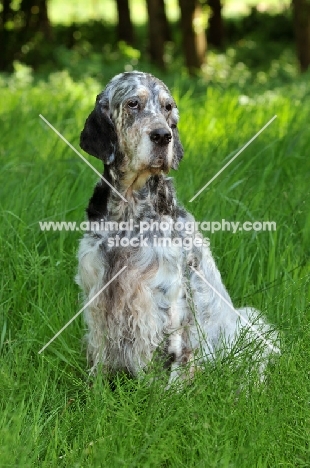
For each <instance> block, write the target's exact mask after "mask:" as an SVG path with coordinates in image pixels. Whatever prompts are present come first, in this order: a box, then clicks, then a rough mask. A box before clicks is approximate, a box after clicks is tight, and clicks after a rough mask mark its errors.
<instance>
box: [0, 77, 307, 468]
mask: <svg viewBox="0 0 310 468" xmlns="http://www.w3.org/2000/svg"><path fill="white" fill-rule="evenodd" d="M25 81H27V80H25V78H24V79H22V80H19V79H18V78H16V79H15V78H9V79H8V80H6V82H3V83H2V87H1V89H0V101H1V111H0V112H1V114H0V119H1V129H2V131H1V142H0V145H1V149H0V157H1V171H0V193H1V196H0V207H1V223H0V232H1V236H0V261H1V272H2V274H1V292H0V305H1V309H0V314H1V315H0V353H1V366H0V404H1V413H0V460H1V462H0V465H1V467H3V468H6V467H12V468H13V467H14V468H15V467H18V468H20V467H21V468H28V467H29V468H30V467H31V468H32V467H40V468H41V467H70V468H73V467H80V468H87V467H126V468H128V467H150V468H155V467H160V468H168V467H175V468H181V467H184V468H187V467H201V468H205V467H206V468H209V467H210V468H211V467H216V468H252V467H253V468H254V467H259V468H263V467H272V468H273V467H280V466H281V467H292V468H293V467H309V466H310V448H309V440H310V370H309V369H310V368H309V362H310V310H309V299H310V297H309V280H310V274H309V254H310V245H309V244H310V242H309V241H310V215H309V204H310V203H309V202H310V188H309V187H310V185H309V180H310V159H309V148H310V135H309V122H310V106H309V87H308V82H309V76H306V77H305V78H304V79H300V80H296V81H295V82H293V83H291V84H287V85H285V86H284V85H283V86H282V87H279V88H275V90H274V91H272V92H271V91H266V92H254V91H251V89H249V90H248V93H247V96H243V97H240V91H239V90H238V87H237V86H231V87H229V88H227V89H224V88H223V87H222V86H220V85H216V84H214V85H212V86H209V87H206V86H204V85H203V84H201V83H200V85H199V86H197V87H195V85H194V84H193V82H192V83H190V82H182V80H181V79H180V78H170V82H169V85H171V87H173V90H174V95H175V97H176V99H177V101H178V104H179V108H180V113H181V121H180V133H181V137H182V141H183V144H184V147H185V157H184V160H183V162H182V164H181V167H180V170H179V171H178V172H177V173H174V174H173V176H174V177H175V181H176V186H177V191H178V196H179V199H180V200H181V201H182V203H183V204H184V205H185V206H186V208H187V209H188V210H190V211H191V212H192V213H193V214H194V215H195V216H196V218H197V220H200V221H203V220H205V221H221V220H222V219H226V220H229V221H237V220H238V221H241V222H244V221H252V222H253V221H275V222H276V224H277V230H276V231H275V232H255V231H251V232H245V231H242V232H237V233H236V234H232V233H229V232H217V233H214V234H210V236H209V237H210V240H211V246H212V250H213V252H214V255H215V257H216V259H217V263H218V266H219V269H220V271H221V272H222V276H223V279H224V282H225V284H226V286H227V288H228V290H229V292H230V293H231V296H232V298H233V300H234V303H235V305H236V306H241V305H251V306H254V307H257V308H259V309H260V310H262V312H263V314H264V315H265V316H266V317H268V319H269V321H270V322H271V323H272V324H274V325H276V327H277V328H278V329H279V330H280V332H281V337H282V355H281V356H280V357H278V358H277V359H276V360H275V362H274V363H273V365H272V366H271V367H270V368H269V369H268V373H267V383H266V384H265V385H261V386H257V385H255V379H254V377H253V378H252V375H251V373H248V372H247V356H246V354H245V355H244V356H243V360H242V362H241V363H240V362H239V363H238V365H237V363H236V361H235V360H234V359H226V360H224V361H223V362H217V363H215V364H214V365H211V364H207V365H206V368H205V371H204V372H201V373H200V374H199V375H197V378H196V379H195V380H194V381H193V382H192V384H191V385H189V386H188V387H185V388H183V389H182V390H180V391H179V392H176V391H175V390H173V389H171V390H169V391H165V390H164V385H163V383H162V382H161V380H157V381H150V379H149V378H145V379H144V380H129V379H127V378H125V377H124V376H117V377H116V378H115V379H114V381H113V385H109V384H108V383H107V382H105V381H103V379H102V378H100V376H99V377H98V378H96V379H94V380H93V381H90V380H89V378H88V374H87V366H86V360H85V352H84V351H83V349H82V344H81V338H82V336H83V333H84V325H83V320H82V318H81V317H79V318H78V319H77V320H75V321H74V322H73V323H72V324H71V325H70V326H69V327H68V328H67V329H66V330H65V331H64V332H63V333H62V334H61V335H60V336H59V337H58V338H57V339H56V340H55V341H54V342H53V343H52V344H51V345H50V346H49V347H48V348H47V349H46V350H45V351H44V353H42V354H40V355H39V354H38V351H39V350H40V348H41V347H42V346H43V345H44V344H45V343H46V342H47V341H48V340H49V339H50V338H51V337H52V336H53V335H54V334H55V333H56V332H57V331H58V330H59V329H60V328H61V327H62V326H63V325H64V324H65V323H66V322H67V321H68V320H69V319H70V318H71V317H72V316H73V315H74V314H75V313H76V312H77V311H78V310H79V309H80V307H81V304H82V298H81V295H80V292H79V289H78V287H77V286H76V285H75V284H74V281H73V278H74V275H75V272H76V268H77V260H76V251H77V246H78V241H79V239H80V237H81V233H79V232H65V231H62V232H51V231H50V232H45V233H44V232H41V231H40V230H39V225H38V222H39V221H43V220H55V221H65V220H66V221H78V222H80V221H83V219H84V208H85V206H86V204H87V201H88V198H89V197H90V196H91V194H92V187H93V185H94V184H95V182H96V180H97V176H96V174H94V173H93V172H92V171H91V169H90V168H89V167H88V166H86V165H85V164H84V163H83V162H82V161H81V160H80V159H79V158H78V156H77V155H76V154H75V153H74V152H73V151H72V150H71V149H70V148H68V147H67V146H66V145H65V144H64V142H63V141H61V140H60V139H59V138H58V137H57V136H56V135H55V134H54V133H53V132H52V131H51V130H50V129H49V128H48V127H47V126H46V125H45V124H44V122H42V121H41V119H40V118H39V114H40V113H41V114H42V115H43V116H44V117H46V118H47V119H48V120H49V121H50V122H51V123H52V124H53V125H54V126H55V127H56V128H57V129H58V130H59V131H60V132H61V133H62V134H63V135H64V136H65V137H66V138H67V139H68V140H69V141H70V142H71V143H72V144H73V145H74V146H75V147H76V148H78V141H79V133H80V131H81V129H82V126H83V123H84V120H85V118H86V116H87V115H88V113H89V111H90V110H91V109H92V106H93V103H94V99H95V96H96V94H97V93H98V92H99V91H100V90H101V87H102V84H101V85H100V84H98V83H96V81H94V80H92V79H90V78H88V79H86V80H83V81H78V82H73V81H72V80H71V79H70V78H69V77H68V75H66V74H64V73H58V74H54V75H51V77H50V79H49V80H48V81H45V82H39V83H35V84H33V85H32V84H31V83H29V84H28V85H27V84H25ZM184 90H187V91H184ZM275 114H277V115H278V118H277V119H276V120H275V121H274V122H273V123H272V124H271V125H270V126H269V127H268V128H267V129H266V130H265V131H264V132H263V133H262V134H261V135H260V136H259V137H258V138H257V140H255V142H253V143H252V144H251V145H250V146H249V147H248V148H247V149H246V150H245V151H244V152H243V153H242V154H241V155H240V156H239V157H238V158H237V159H236V160H235V161H234V162H233V163H232V164H231V166H229V168H227V169H226V170H225V171H224V172H223V173H222V174H221V175H220V176H219V177H218V178H217V179H216V180H215V181H214V182H213V183H212V184H211V185H210V186H209V187H208V188H207V189H206V190H205V191H204V192H202V194H201V195H200V196H199V197H197V198H196V199H195V201H193V202H192V203H189V200H190V199H191V198H192V197H193V196H194V195H195V193H196V192H197V191H198V190H199V189H200V188H201V187H202V186H203V185H205V184H206V183H207V182H208V180H209V179H210V178H211V177H213V175H214V174H216V173H217V172H218V171H219V170H220V169H221V168H222V167H223V165H224V164H225V163H226V162H227V161H228V160H229V159H230V158H231V157H232V156H233V155H234V154H235V152H236V150H238V149H239V148H241V146H242V145H243V144H245V143H246V142H247V141H248V140H249V139H250V138H251V137H252V136H253V135H254V134H255V133H256V132H257V131H258V130H260V128H261V127H262V126H263V125H265V124H266V123H267V121H268V120H269V119H271V118H272V117H273V115H275ZM89 160H90V161H91V163H92V164H94V165H95V166H96V167H97V168H98V170H100V169H101V165H100V162H99V161H97V160H95V159H94V158H91V157H89ZM206 234H207V235H208V234H209V233H206ZM240 387H241V391H240V392H239V394H238V390H240Z"/></svg>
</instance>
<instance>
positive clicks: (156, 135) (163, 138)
mask: <svg viewBox="0 0 310 468" xmlns="http://www.w3.org/2000/svg"><path fill="white" fill-rule="evenodd" d="M171 138H172V136H171V133H170V132H169V130H167V129H166V128H156V129H155V130H153V131H152V132H151V133H150V139H151V141H152V142H153V143H156V144H157V145H161V146H164V145H168V143H170V141H171Z"/></svg>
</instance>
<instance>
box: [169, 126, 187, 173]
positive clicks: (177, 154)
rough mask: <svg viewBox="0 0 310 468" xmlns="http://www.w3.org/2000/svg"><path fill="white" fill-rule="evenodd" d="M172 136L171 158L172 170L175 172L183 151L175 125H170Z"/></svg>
mask: <svg viewBox="0 0 310 468" xmlns="http://www.w3.org/2000/svg"><path fill="white" fill-rule="evenodd" d="M171 128H172V135H173V156H172V164H171V167H172V169H175V170H177V168H178V166H179V163H180V161H181V159H182V158H183V154H184V150H183V146H182V143H181V140H180V137H179V131H178V129H177V126H176V125H172V126H171Z"/></svg>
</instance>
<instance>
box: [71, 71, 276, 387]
mask: <svg viewBox="0 0 310 468" xmlns="http://www.w3.org/2000/svg"><path fill="white" fill-rule="evenodd" d="M178 120H179V115H178V109H177V106H176V103H175V101H174V99H173V98H172V96H171V94H170V92H169V90H168V88H167V87H166V86H165V84H164V83H163V82H162V81H160V80H159V79H157V78H155V77H154V76H152V75H150V74H148V73H142V72H127V73H121V74H119V75H117V76H115V77H114V78H113V79H112V80H111V81H110V82H109V83H108V85H107V86H106V88H105V89H104V91H102V93H101V94H99V95H98V96H97V99H96V105H95V108H94V110H93V111H92V112H91V114H90V115H89V117H88V118H87V120H86V122H85V126H84V129H83V131H82V133H81V140H80V145H81V148H82V149H84V150H85V151H86V152H87V153H89V154H91V155H93V156H95V157H96V158H99V159H101V160H102V161H103V163H104V172H103V177H104V179H105V180H106V181H107V182H105V180H100V181H99V182H98V183H97V185H96V187H95V189H94V193H93V196H92V197H91V199H90V201H89V205H88V208H87V210H86V211H87V215H88V220H89V221H90V226H91V227H90V229H89V232H87V233H86V234H85V235H84V237H83V239H82V240H81V243H80V249H79V254H78V258H79V271H78V275H77V282H78V284H79V285H80V286H81V287H82V290H83V292H84V295H85V302H88V301H90V300H91V299H92V298H93V297H94V296H95V295H96V294H98V292H99V291H100V290H101V289H102V288H103V286H104V285H105V284H106V283H108V282H109V281H110V280H111V279H113V278H114V277H115V275H117V273H118V272H119V271H120V270H121V268H122V267H124V266H127V268H126V269H125V270H124V271H123V272H122V273H121V274H119V276H117V278H115V279H114V280H113V281H112V282H111V283H110V284H109V286H108V287H107V288H106V289H105V290H104V291H102V293H100V294H99V295H98V297H96V298H95V299H94V300H92V302H91V303H90V304H89V305H88V307H87V308H86V312H85V321H86V324H87V328H88V332H87V336H86V341H87V354H88V360H89V362H90V363H91V364H92V367H93V369H94V370H95V369H97V368H98V367H100V369H102V370H104V371H105V372H115V371H117V370H124V371H126V372H128V373H130V374H132V375H137V374H138V373H139V372H140V371H141V370H143V369H144V370H145V369H147V368H148V367H149V364H150V363H151V361H152V359H153V358H154V357H155V356H160V358H161V359H162V360H163V361H162V362H163V366H164V367H166V368H169V370H170V381H173V380H174V379H175V378H176V377H177V376H178V375H181V376H182V377H183V376H184V375H185V369H187V371H188V369H189V371H188V372H189V375H192V373H193V370H194V369H195V368H196V366H197V363H199V362H201V361H202V360H203V359H210V358H212V357H213V356H215V355H216V353H217V352H218V353H223V352H225V351H227V350H231V349H232V346H234V344H235V343H236V340H237V338H238V336H239V335H240V331H241V330H242V328H243V327H246V328H248V331H247V336H248V337H249V339H251V340H257V341H258V340H260V339H261V337H262V335H261V334H265V333H267V332H268V331H269V326H268V325H267V323H265V322H264V320H262V319H261V318H260V317H259V316H258V312H257V311H255V310H253V309H250V308H244V309H239V310H235V309H234V308H233V305H232V301H231V299H230V297H229V295H228V293H227V291H226V289H225V287H224V285H223V283H222V280H221V275H220V273H219V271H218V269H217V267H216V265H215V262H214V259H213V257H212V254H211V251H210V249H209V246H208V243H207V242H206V240H205V239H204V238H203V237H202V235H201V234H200V233H199V232H198V231H197V230H196V229H192V227H193V226H195V220H194V218H193V216H192V215H191V214H189V213H188V212H187V211H185V209H184V208H183V207H181V206H180V205H179V204H178V202H177V199H176V194H175V190H174V187H173V183H172V180H171V178H170V177H167V173H168V171H169V170H170V169H171V168H172V169H177V168H178V165H179V163H180V161H181V159H182V157H183V147H182V145H181V142H180V139H179V134H178V129H177V123H178ZM111 186H113V187H114V188H115V189H116V190H117V192H118V193H116V191H114V190H112V188H111ZM120 195H122V197H123V198H121V197H120ZM141 225H142V226H143V228H144V227H145V226H146V225H148V226H150V228H149V229H147V230H146V229H142V230H141ZM141 231H142V232H141ZM163 240H164V242H163ZM168 241H169V242H168ZM240 318H241V320H240ZM249 323H251V324H253V325H250V328H249ZM256 332H257V333H256ZM270 348H272V347H271V346H270ZM274 349H276V348H274ZM269 353H270V349H268V344H267V343H265V344H264V351H263V353H262V355H267V354H269ZM198 365H199V364H198ZM187 375H188V374H187Z"/></svg>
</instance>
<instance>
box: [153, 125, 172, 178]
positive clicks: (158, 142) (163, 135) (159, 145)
mask: <svg viewBox="0 0 310 468" xmlns="http://www.w3.org/2000/svg"><path fill="white" fill-rule="evenodd" d="M149 137H150V140H151V142H152V143H154V146H155V148H154V149H155V152H154V157H153V158H152V164H151V165H152V167H153V168H158V169H160V170H163V171H165V172H166V171H168V169H169V168H168V151H167V150H168V145H169V143H170V142H171V139H172V135H171V132H170V131H169V130H168V129H167V128H164V127H162V128H156V129H155V130H152V131H151V133H150V135H149Z"/></svg>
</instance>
